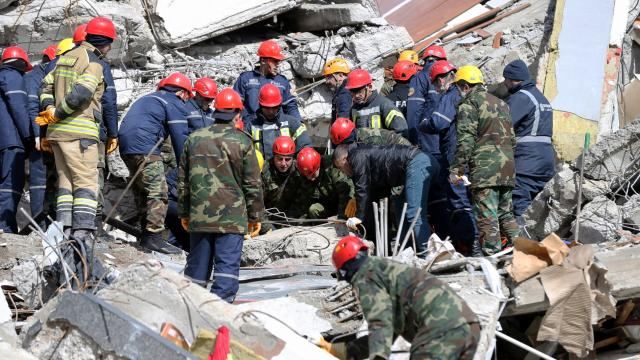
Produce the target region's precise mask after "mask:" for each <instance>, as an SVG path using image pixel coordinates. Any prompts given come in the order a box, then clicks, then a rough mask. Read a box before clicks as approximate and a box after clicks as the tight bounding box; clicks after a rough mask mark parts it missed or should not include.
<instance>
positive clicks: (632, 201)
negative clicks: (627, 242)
mask: <svg viewBox="0 0 640 360" xmlns="http://www.w3.org/2000/svg"><path fill="white" fill-rule="evenodd" d="M620 210H621V212H622V220H623V221H624V225H623V227H624V228H626V229H629V230H631V231H632V232H639V231H640V195H638V194H636V195H633V196H631V197H630V198H629V199H628V200H627V201H626V202H625V203H624V204H623V205H622V207H621V208H620Z"/></svg>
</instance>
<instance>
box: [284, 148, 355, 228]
mask: <svg viewBox="0 0 640 360" xmlns="http://www.w3.org/2000/svg"><path fill="white" fill-rule="evenodd" d="M354 197H355V194H354V190H353V182H352V181H351V179H349V178H348V177H347V176H346V175H344V174H343V173H342V172H341V171H340V170H338V169H337V168H335V167H334V166H333V165H332V162H331V157H330V156H323V157H322V163H321V165H320V175H319V176H318V178H317V179H316V180H315V181H313V182H312V181H309V180H308V179H307V178H306V177H304V176H300V185H299V186H297V191H296V195H295V197H294V199H296V200H295V201H294V202H293V204H292V205H293V206H292V207H291V215H292V216H293V217H296V218H309V219H324V218H327V217H329V216H334V215H336V214H337V215H338V217H339V218H340V219H344V218H345V215H344V210H345V208H346V206H347V202H349V199H352V198H354Z"/></svg>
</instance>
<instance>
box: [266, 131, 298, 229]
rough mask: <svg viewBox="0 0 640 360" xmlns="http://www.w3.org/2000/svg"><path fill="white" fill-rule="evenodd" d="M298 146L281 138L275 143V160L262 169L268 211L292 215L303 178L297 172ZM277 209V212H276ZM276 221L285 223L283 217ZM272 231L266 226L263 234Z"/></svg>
mask: <svg viewBox="0 0 640 360" xmlns="http://www.w3.org/2000/svg"><path fill="white" fill-rule="evenodd" d="M295 155H296V144H295V143H294V142H293V139H291V138H290V137H288V136H279V137H277V138H276V140H275V141H274V142H273V158H272V159H271V160H270V161H268V162H267V166H265V167H264V169H262V174H261V175H262V189H263V191H264V205H265V208H266V209H271V211H277V212H278V213H280V214H281V213H284V214H285V215H286V216H293V215H292V214H291V207H292V206H293V204H294V203H295V202H296V189H298V188H299V187H300V182H301V176H300V173H299V172H298V171H296V160H295ZM276 209H277V210H276ZM274 220H276V221H280V222H284V221H285V219H283V218H282V217H274ZM269 230H271V226H269V225H268V224H265V226H263V227H262V231H263V232H267V231H269Z"/></svg>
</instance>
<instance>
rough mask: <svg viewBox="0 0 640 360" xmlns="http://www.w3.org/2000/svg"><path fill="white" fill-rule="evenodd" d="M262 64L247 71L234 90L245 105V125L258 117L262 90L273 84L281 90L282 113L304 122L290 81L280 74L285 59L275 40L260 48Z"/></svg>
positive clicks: (263, 44) (261, 45)
mask: <svg viewBox="0 0 640 360" xmlns="http://www.w3.org/2000/svg"><path fill="white" fill-rule="evenodd" d="M258 57H259V58H260V64H259V66H258V67H256V68H255V69H254V70H251V71H245V72H243V73H242V74H240V76H239V77H238V79H237V80H236V83H235V84H234V85H233V89H234V90H235V91H236V92H237V93H238V94H240V97H242V101H243V103H244V110H243V111H242V119H243V121H244V122H245V123H248V122H253V121H254V119H255V118H256V116H257V112H258V108H259V102H258V96H259V93H260V89H261V88H262V87H263V86H264V85H265V84H273V85H275V86H277V87H278V89H279V90H280V96H281V97H282V99H283V102H282V111H283V112H284V113H285V114H287V115H290V116H293V117H295V118H297V119H298V120H302V116H300V111H298V104H297V103H296V97H295V96H293V94H292V92H291V84H289V80H287V78H285V77H284V76H282V75H280V74H279V73H278V66H279V65H280V62H281V61H282V60H284V59H285V57H284V55H283V54H282V49H281V48H280V45H278V43H277V42H276V41H275V40H267V41H265V42H263V43H261V44H260V46H259V47H258Z"/></svg>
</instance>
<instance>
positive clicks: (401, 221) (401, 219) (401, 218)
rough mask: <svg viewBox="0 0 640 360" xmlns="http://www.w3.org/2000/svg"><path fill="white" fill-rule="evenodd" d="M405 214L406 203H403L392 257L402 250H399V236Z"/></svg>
mask: <svg viewBox="0 0 640 360" xmlns="http://www.w3.org/2000/svg"><path fill="white" fill-rule="evenodd" d="M406 213H407V203H404V206H403V207H402V215H400V224H399V225H398V230H397V233H396V244H395V248H394V249H393V254H392V255H393V256H394V257H395V256H397V255H398V251H401V250H402V249H399V246H400V234H402V225H404V216H405V215H406Z"/></svg>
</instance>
